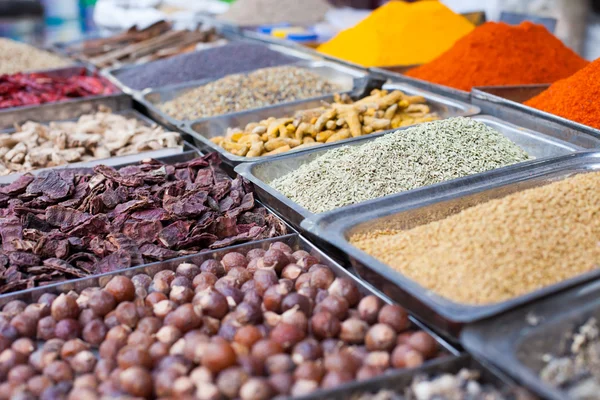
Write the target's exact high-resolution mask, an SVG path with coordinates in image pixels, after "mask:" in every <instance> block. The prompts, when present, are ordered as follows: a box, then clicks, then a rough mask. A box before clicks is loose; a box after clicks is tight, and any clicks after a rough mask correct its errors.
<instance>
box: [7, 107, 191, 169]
mask: <svg viewBox="0 0 600 400" xmlns="http://www.w3.org/2000/svg"><path fill="white" fill-rule="evenodd" d="M180 143H181V136H180V135H179V133H177V132H167V131H165V130H164V129H163V128H162V127H160V126H158V125H153V126H149V125H147V124H145V123H143V122H142V121H140V120H138V119H136V118H126V117H124V116H123V115H119V114H113V113H112V112H111V111H110V110H109V109H101V110H100V111H99V112H97V113H94V114H85V115H82V116H81V117H80V118H79V119H78V120H77V121H76V122H51V123H50V124H49V125H45V124H39V123H37V122H33V121H28V122H26V123H25V124H23V125H21V126H17V127H16V131H15V132H14V133H0V176H2V175H8V174H11V173H14V172H26V171H31V170H33V169H38V168H47V167H55V166H58V165H64V164H68V163H74V162H79V161H90V160H94V159H99V158H109V157H112V156H120V155H125V154H138V153H141V152H144V151H150V150H158V149H162V148H168V147H177V146H179V144H180Z"/></svg>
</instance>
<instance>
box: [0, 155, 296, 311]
mask: <svg viewBox="0 0 600 400" xmlns="http://www.w3.org/2000/svg"><path fill="white" fill-rule="evenodd" d="M199 155H200V154H199V153H198V152H197V150H191V151H186V152H184V153H180V154H176V155H166V156H164V157H153V158H154V159H155V160H158V161H161V162H163V163H165V164H175V163H179V162H185V161H190V160H192V159H194V158H196V157H198V156H199ZM146 158H148V157H146ZM109 160H111V159H109ZM139 162H140V160H139V159H133V158H130V159H127V158H126V156H124V157H122V163H119V164H106V163H104V164H105V165H111V166H112V167H114V168H116V169H120V168H123V167H126V166H128V165H134V164H137V163H139ZM97 164H102V163H94V164H93V163H86V164H84V165H81V166H77V168H78V169H79V171H78V172H80V173H93V169H92V168H93V166H94V165H97ZM67 168H76V167H75V166H74V165H73V164H71V165H69V166H68V167H67ZM39 172H41V171H40V170H37V171H33V172H32V173H39ZM13 175H14V174H13ZM13 175H9V176H13ZM13 180H14V179H13ZM8 183H10V181H6V182H4V181H2V182H0V185H4V184H8ZM256 203H257V205H259V206H262V207H264V208H265V209H266V210H267V212H268V213H269V214H272V215H275V217H277V218H278V219H279V220H280V221H281V223H282V224H283V225H285V226H286V229H287V230H288V232H289V233H288V234H287V235H283V236H280V237H279V238H281V237H286V236H289V235H291V234H297V231H296V230H295V229H294V228H293V227H292V226H290V224H288V223H287V222H286V221H285V220H284V219H282V218H279V217H278V216H277V215H276V214H275V213H274V212H273V210H271V209H270V208H269V207H268V206H267V205H265V204H263V203H262V202H261V201H260V200H258V199H257V200H256ZM279 238H274V239H279ZM258 242H260V241H258ZM249 243H254V242H249ZM246 244H248V243H246ZM243 245H244V244H242V245H240V246H243ZM231 248H232V246H229V247H226V248H224V249H223V250H228V249H231ZM205 253H207V251H201V252H200V253H198V254H205ZM189 257H195V256H184V257H177V258H174V259H171V260H167V261H165V262H157V263H151V264H143V265H140V266H136V267H133V268H129V269H127V270H126V271H130V270H132V269H140V271H138V272H137V273H142V272H141V270H142V269H143V268H146V267H147V266H152V265H155V264H163V263H168V262H172V261H173V260H182V259H188V258H189ZM173 262H174V261H173ZM180 262H184V261H180ZM177 265H178V264H175V267H177ZM163 269H164V268H163ZM124 271H125V270H122V271H117V272H116V274H119V273H123V272H124ZM156 271H158V270H155V271H154V272H156ZM114 274H115V273H110V274H107V275H111V276H112V275H114ZM97 276H99V275H94V276H89V277H86V278H80V279H74V280H69V281H66V282H64V283H56V284H50V285H47V286H43V287H37V288H33V289H27V290H24V291H17V292H14V293H7V294H4V295H1V294H0V305H2V304H4V303H5V301H4V299H5V298H6V297H11V296H15V295H20V294H21V293H30V292H31V293H34V292H36V291H38V290H43V289H46V288H53V287H63V285H71V284H72V282H74V284H76V283H77V282H80V281H86V280H88V279H90V278H95V277H97ZM65 287H67V286H65ZM82 288H83V287H82ZM68 290H76V289H68ZM68 290H67V291H68Z"/></svg>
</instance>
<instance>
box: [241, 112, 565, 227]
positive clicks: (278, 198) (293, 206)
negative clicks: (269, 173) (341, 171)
mask: <svg viewBox="0 0 600 400" xmlns="http://www.w3.org/2000/svg"><path fill="white" fill-rule="evenodd" d="M472 118H473V119H475V120H477V119H478V118H481V119H484V118H487V119H488V120H490V119H491V118H492V117H489V116H486V115H483V114H480V115H475V116H473V117H472ZM494 122H496V121H494ZM498 122H500V123H502V124H503V125H505V126H507V127H509V128H512V129H515V130H518V131H521V132H525V133H528V134H529V135H533V136H535V133H537V132H534V131H530V130H527V129H522V128H520V127H518V126H516V125H512V124H509V123H506V122H504V121H498ZM412 127H414V125H413V126H408V127H401V128H398V129H392V130H389V131H384V132H378V133H373V134H370V135H364V136H360V137H357V138H353V139H348V140H346V141H340V142H335V143H330V144H325V145H322V146H314V147H312V148H308V149H306V150H305V151H299V152H288V153H283V154H281V155H279V156H278V157H274V158H271V159H261V160H260V161H256V162H245V163H241V164H238V165H237V166H236V167H235V171H236V172H237V173H238V174H240V175H242V176H243V177H244V178H246V179H248V180H249V181H251V182H252V183H253V184H254V185H255V187H256V190H257V194H258V195H259V196H261V197H262V198H263V200H264V201H265V202H266V203H267V204H269V205H271V206H272V207H273V208H274V209H275V210H276V211H278V212H279V213H281V214H282V215H285V216H287V217H288V218H289V219H290V220H291V224H292V226H294V227H296V228H297V229H299V230H300V231H305V230H306V231H308V230H307V229H306V227H303V226H302V220H305V219H311V218H315V216H316V215H319V214H315V213H313V212H311V211H310V210H308V209H306V208H304V207H302V206H301V205H299V204H297V203H296V202H294V201H292V200H291V199H288V198H287V197H286V196H284V195H283V194H281V193H280V192H279V191H277V190H276V189H275V188H273V187H272V186H271V185H270V183H267V182H264V181H262V180H261V179H259V178H258V177H257V176H256V175H255V173H254V171H255V169H257V168H264V167H265V165H266V164H268V163H270V162H285V161H286V160H289V159H292V158H296V157H309V156H312V157H313V158H312V159H314V158H316V157H318V156H319V155H322V154H323V153H324V152H326V151H328V150H332V149H336V148H339V147H342V146H357V145H361V144H364V143H365V142H367V141H370V140H375V139H377V138H380V137H382V136H384V135H389V134H392V133H394V132H398V131H403V130H406V129H409V128H412ZM565 151H566V150H565ZM571 151H575V150H571ZM547 159H548V158H542V159H538V160H530V161H525V162H522V163H518V164H516V165H518V166H523V167H525V168H527V167H529V166H530V165H532V163H535V162H539V161H540V160H541V161H543V160H547ZM514 167H515V165H512V166H505V167H502V168H498V169H496V170H491V171H484V172H481V173H478V174H475V175H472V176H467V177H462V178H457V179H453V180H451V181H447V182H440V183H437V184H434V185H430V186H429V187H433V188H434V189H436V188H437V187H439V186H440V185H444V184H448V183H451V184H459V185H460V184H463V182H465V180H467V181H468V180H469V179H471V180H472V179H487V178H488V177H493V176H495V174H497V171H500V173H502V174H503V173H508V172H509V171H510V170H511V168H514ZM425 188H427V187H425ZM422 189H423V188H417V189H413V190H411V191H408V192H409V193H410V192H413V191H414V190H417V191H420V190H422ZM404 193H407V192H403V193H397V194H392V195H389V196H384V197H381V198H378V199H372V200H369V201H366V202H362V203H359V204H358V205H360V204H367V205H370V204H372V203H376V202H378V201H380V200H382V199H386V198H395V196H400V195H403V194H404ZM417 193H419V192H417ZM356 205H357V204H354V205H349V206H345V207H341V208H338V209H336V210H332V212H336V211H339V210H344V209H347V207H354V206H356ZM374 206H375V205H374ZM322 214H323V213H322ZM322 214H320V215H322ZM308 232H310V231H308ZM310 233H311V234H313V232H310Z"/></svg>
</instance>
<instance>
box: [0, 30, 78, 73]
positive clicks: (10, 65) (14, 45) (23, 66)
mask: <svg viewBox="0 0 600 400" xmlns="http://www.w3.org/2000/svg"><path fill="white" fill-rule="evenodd" d="M70 64H72V61H70V60H67V59H64V58H62V57H59V56H57V55H55V54H52V53H49V52H47V51H44V50H40V49H36V48H35V47H33V46H30V45H28V44H25V43H19V42H15V41H13V40H10V39H5V38H0V75H3V74H15V73H17V72H27V71H41V70H45V69H53V68H60V67H66V66H68V65H70Z"/></svg>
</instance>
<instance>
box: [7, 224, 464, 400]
mask: <svg viewBox="0 0 600 400" xmlns="http://www.w3.org/2000/svg"><path fill="white" fill-rule="evenodd" d="M274 242H284V243H287V244H288V245H289V246H290V247H292V248H293V249H294V250H305V251H307V252H309V253H310V254H311V255H312V256H314V257H316V258H317V259H318V260H319V262H320V263H321V264H324V265H327V266H328V267H330V268H331V269H332V271H333V273H334V274H335V275H336V276H339V277H344V278H348V279H351V280H352V281H353V282H354V284H355V285H356V286H357V287H358V289H359V290H360V292H361V293H363V294H365V295H375V296H377V297H379V298H380V299H381V300H382V301H384V302H385V303H387V304H392V302H391V301H390V300H389V299H388V298H386V297H385V296H382V295H381V294H380V293H379V292H377V291H376V290H374V289H373V288H372V287H371V286H369V285H368V284H365V283H364V282H363V281H362V280H360V279H358V278H357V277H356V276H354V275H352V274H351V273H349V272H348V271H347V270H346V269H345V268H344V267H343V266H341V265H339V264H338V263H336V262H335V261H334V260H332V259H331V258H329V257H328V256H327V255H326V254H325V253H323V252H321V251H320V250H319V249H318V248H316V247H315V246H313V245H312V244H311V243H310V242H308V241H307V240H305V239H304V238H302V237H301V236H300V235H298V234H290V235H285V236H281V237H278V238H271V239H264V240H261V241H256V242H251V243H246V244H241V245H236V246H231V247H228V248H225V249H221V250H216V251H209V252H202V253H198V254H196V255H191V256H186V257H180V258H175V259H172V260H168V261H162V262H156V263H152V264H147V265H143V266H139V267H134V268H129V269H126V270H121V271H116V272H112V273H107V274H102V275H96V276H93V277H88V278H81V279H76V280H72V281H69V282H65V283H59V284H53V285H48V286H44V287H40V288H34V289H29V290H24V291H21V292H16V293H12V294H7V295H3V296H0V306H3V305H4V304H6V303H8V302H9V301H12V300H22V301H25V302H28V303H29V302H36V301H37V299H38V298H39V297H40V296H41V295H42V294H44V293H54V294H60V293H67V292H69V291H71V290H75V291H81V290H83V289H85V288H87V287H91V286H105V285H106V284H107V283H108V282H109V281H110V279H111V278H112V277H114V276H116V275H124V276H128V277H132V276H134V275H136V274H148V275H150V276H153V275H154V274H156V273H157V272H158V271H162V270H171V271H174V270H175V269H176V268H177V266H178V265H179V264H181V263H184V262H186V263H194V264H197V265H199V264H201V263H202V262H203V261H205V260H208V259H220V258H222V257H223V256H224V255H225V254H226V253H228V252H231V251H237V252H241V253H246V252H248V251H249V250H251V249H255V248H262V249H268V248H269V246H270V244H271V243H274ZM410 320H411V321H412V323H413V324H414V325H415V326H416V327H418V328H419V329H421V330H423V331H425V332H427V333H429V334H430V335H431V336H432V337H433V338H435V340H436V341H437V342H438V344H439V345H440V347H441V348H442V349H444V350H445V351H447V352H448V353H449V354H450V355H449V356H446V357H444V358H440V359H434V360H431V361H428V362H426V363H425V364H424V365H423V367H421V368H420V369H419V370H421V369H424V368H428V367H429V366H432V367H434V368H435V367H437V366H438V365H439V364H440V363H441V362H442V361H445V360H455V359H456V358H455V357H456V356H457V355H459V354H460V352H459V351H458V350H457V349H456V348H455V347H454V346H452V345H451V344H450V343H448V342H446V341H445V340H444V339H442V338H441V337H439V336H438V335H437V334H436V333H435V332H433V331H431V330H430V329H429V328H427V327H426V326H425V325H423V324H422V323H421V322H419V321H418V320H417V319H415V318H414V317H412V316H410ZM457 367H458V366H457ZM400 371H401V370H396V371H390V372H391V373H392V374H397V373H399V372H400ZM405 372H406V373H411V372H414V370H410V369H409V370H405ZM377 381H378V380H372V381H371V380H368V381H364V382H361V385H370V387H373V385H374V384H377ZM343 389H344V387H343V386H342V387H340V388H339V389H338V390H343ZM318 394H319V392H316V393H315V394H314V395H318Z"/></svg>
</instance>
